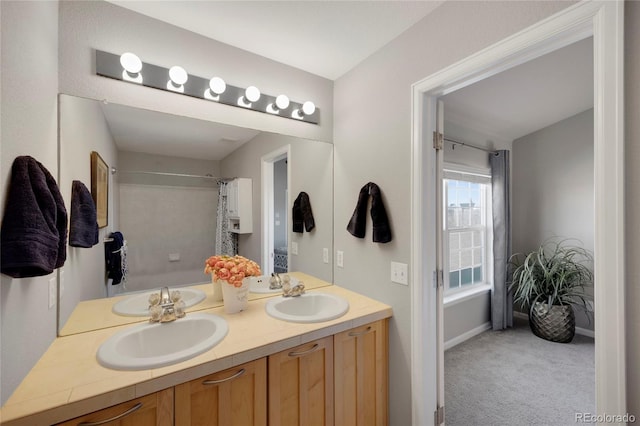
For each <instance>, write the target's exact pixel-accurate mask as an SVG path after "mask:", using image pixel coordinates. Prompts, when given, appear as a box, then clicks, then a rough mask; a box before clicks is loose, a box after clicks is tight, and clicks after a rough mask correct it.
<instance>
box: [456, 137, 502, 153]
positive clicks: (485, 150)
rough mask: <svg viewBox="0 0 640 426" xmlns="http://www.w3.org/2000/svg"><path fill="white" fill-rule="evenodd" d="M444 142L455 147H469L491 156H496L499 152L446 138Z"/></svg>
mask: <svg viewBox="0 0 640 426" xmlns="http://www.w3.org/2000/svg"><path fill="white" fill-rule="evenodd" d="M444 140H445V141H447V142H449V143H452V144H454V145H462V146H468V147H469V148H474V149H479V150H480V151H484V152H488V153H489V154H495V153H496V152H497V151H496V150H495V149H488V148H483V147H481V146H476V145H472V144H469V143H466V142H460V141H457V140H455V139H449V138H444Z"/></svg>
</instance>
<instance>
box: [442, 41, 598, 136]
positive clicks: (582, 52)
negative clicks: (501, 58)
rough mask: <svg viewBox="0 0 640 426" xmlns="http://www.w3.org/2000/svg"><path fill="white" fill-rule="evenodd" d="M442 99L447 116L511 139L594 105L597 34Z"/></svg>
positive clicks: (453, 121)
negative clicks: (595, 41) (594, 45)
mask: <svg viewBox="0 0 640 426" xmlns="http://www.w3.org/2000/svg"><path fill="white" fill-rule="evenodd" d="M442 100H443V101H444V105H445V107H444V111H445V120H446V121H447V122H451V123H455V124H457V125H459V126H462V127H464V128H467V129H473V130H476V131H479V132H480V133H483V134H485V135H493V136H495V137H496V139H499V140H502V141H507V142H510V141H512V140H514V139H517V138H520V137H522V136H525V135H528V134H530V133H532V132H534V131H536V130H539V129H542V128H544V127H547V126H549V125H551V124H553V123H557V122H558V121H562V120H564V119H566V118H569V117H571V116H573V115H576V114H578V113H580V112H583V111H585V110H587V109H589V108H592V107H593V40H592V38H587V39H585V40H582V41H579V42H577V43H574V44H572V45H569V46H567V47H565V48H563V49H559V50H556V51H554V52H551V53H549V54H547V55H544V56H541V57H539V58H537V59H534V60H532V61H529V62H526V63H524V64H522V65H519V66H517V67H514V68H511V69H509V70H507V71H504V72H502V73H500V74H496V75H494V76H492V77H490V78H487V79H484V80H481V81H479V82H477V83H475V84H473V85H471V86H467V87H465V88H463V89H460V90H457V91H455V92H453V93H450V94H448V95H446V96H443V97H442ZM463 142H464V141H463Z"/></svg>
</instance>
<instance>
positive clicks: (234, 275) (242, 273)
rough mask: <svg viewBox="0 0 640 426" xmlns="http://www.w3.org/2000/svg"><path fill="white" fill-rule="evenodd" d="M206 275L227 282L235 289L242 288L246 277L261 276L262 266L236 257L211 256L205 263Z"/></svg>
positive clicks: (241, 257) (244, 258)
mask: <svg viewBox="0 0 640 426" xmlns="http://www.w3.org/2000/svg"><path fill="white" fill-rule="evenodd" d="M204 273H205V274H212V275H213V278H214V279H215V280H225V281H227V282H228V283H229V284H231V285H232V286H234V287H240V286H242V280H243V279H244V278H245V277H254V276H258V275H260V274H261V273H262V272H260V266H258V264H257V263H256V262H254V261H253V260H249V259H247V258H246V257H243V256H239V255H235V256H226V255H218V256H211V257H210V258H208V259H207V260H206V261H205V267H204Z"/></svg>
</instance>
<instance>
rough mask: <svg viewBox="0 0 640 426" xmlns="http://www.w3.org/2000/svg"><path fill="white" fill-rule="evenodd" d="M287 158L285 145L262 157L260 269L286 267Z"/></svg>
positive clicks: (284, 269) (269, 270)
mask: <svg viewBox="0 0 640 426" xmlns="http://www.w3.org/2000/svg"><path fill="white" fill-rule="evenodd" d="M289 158H290V146H289V145H286V146H284V147H282V148H280V149H278V150H276V151H273V152H270V153H269V154H267V155H265V156H263V157H262V190H261V192H262V194H261V199H262V272H263V273H264V274H266V275H270V274H272V273H274V272H275V273H283V272H288V271H289V250H288V245H289V241H288V237H287V236H288V229H289V214H288V209H289V208H288V206H289V176H290V172H289V170H290V168H289Z"/></svg>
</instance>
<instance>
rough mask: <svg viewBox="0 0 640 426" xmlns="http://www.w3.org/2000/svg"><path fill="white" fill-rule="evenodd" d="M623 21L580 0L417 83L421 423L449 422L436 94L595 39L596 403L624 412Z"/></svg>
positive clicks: (614, 8) (415, 229)
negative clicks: (439, 237) (437, 202)
mask: <svg viewBox="0 0 640 426" xmlns="http://www.w3.org/2000/svg"><path fill="white" fill-rule="evenodd" d="M622 22H623V5H622V4H621V3H618V2H589V3H579V4H577V5H575V6H572V7H570V8H567V9H566V10H564V11H562V12H561V13H558V14H557V15H554V16H552V17H550V18H549V19H546V20H544V21H541V22H540V23H538V24H536V25H534V26H532V27H530V28H527V29H525V30H523V31H522V32H521V33H518V34H516V35H514V36H512V37H509V38H508V39H505V40H503V41H502V42H499V43H497V44H496V45H494V46H491V47H489V48H487V49H485V50H483V51H481V52H479V53H477V54H475V55H473V56H471V57H469V58H467V59H465V60H462V61H461V62H459V63H457V64H454V65H452V66H450V67H448V68H447V69H445V70H443V71H441V72H439V73H436V74H434V75H432V76H430V77H427V78H426V79H425V80H422V81H420V82H418V83H416V84H415V85H414V87H413V94H414V97H413V99H414V107H413V117H414V121H413V122H414V132H413V133H414V144H413V150H412V154H413V155H412V157H413V159H414V162H413V166H414V167H413V171H414V173H413V179H412V184H413V185H412V192H413V197H412V198H413V200H414V204H413V205H412V235H414V237H413V238H412V271H411V272H412V276H413V284H414V285H413V286H412V302H413V316H412V342H413V344H412V348H413V349H412V351H413V357H412V370H413V371H414V381H413V382H412V391H413V393H414V395H415V397H414V401H420V402H419V403H414V404H413V418H414V422H415V423H416V424H441V423H443V422H444V418H445V417H444V404H445V401H444V377H443V370H444V368H443V365H444V363H443V362H442V359H443V356H444V338H443V327H442V322H443V318H442V312H443V311H442V290H443V280H442V279H441V278H440V277H442V270H439V271H437V272H436V264H435V257H436V253H435V252H436V247H435V244H433V242H434V241H436V235H435V232H436V225H435V224H436V212H437V207H436V206H433V205H430V204H431V203H432V202H431V201H429V200H434V199H435V198H436V194H435V191H436V167H435V158H436V154H435V151H434V150H433V149H431V147H432V146H433V142H432V135H433V133H434V131H435V130H436V104H437V100H438V99H439V98H442V97H443V96H445V95H447V94H449V93H452V92H454V91H456V90H458V89H460V88H463V87H466V86H469V85H471V84H473V83H476V82H478V81H480V80H483V79H485V78H487V77H490V76H493V75H496V74H498V73H500V72H502V71H504V70H506V69H510V68H512V67H514V66H517V65H520V64H523V63H525V62H527V61H529V60H531V59H534V58H537V57H540V56H542V55H545V54H547V53H549V52H552V51H555V50H557V49H560V48H562V47H565V46H568V45H570V44H572V43H575V42H576V41H579V40H583V39H585V38H587V37H590V36H593V37H594V69H595V72H594V78H593V83H594V125H593V132H594V138H593V140H594V208H595V212H594V228H595V232H594V234H595V237H594V252H595V265H594V271H595V301H596V306H597V307H598V315H597V316H596V318H595V327H594V329H595V333H596V334H597V335H598V339H597V340H596V341H595V377H596V379H595V382H596V410H597V414H604V413H607V414H609V413H615V414H620V415H624V414H625V412H626V389H625V369H626V364H625V350H624V336H625V323H624V265H623V260H624V232H623V223H624V222H623V195H624V185H623V169H622V164H623V132H622V129H623V116H622V99H623V97H622V95H623V79H622V74H621V72H620V70H621V69H622ZM440 129H442V127H440ZM425 200H427V201H425ZM607 230H610V231H611V232H607ZM434 279H437V280H436V282H437V285H436V286H433V285H432V280H434ZM604 282H606V286H604V285H602V284H603V283H604ZM599 283H600V284H601V285H599ZM605 288H606V291H605ZM434 366H435V368H434ZM423 401H426V404H424V403H423Z"/></svg>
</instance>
